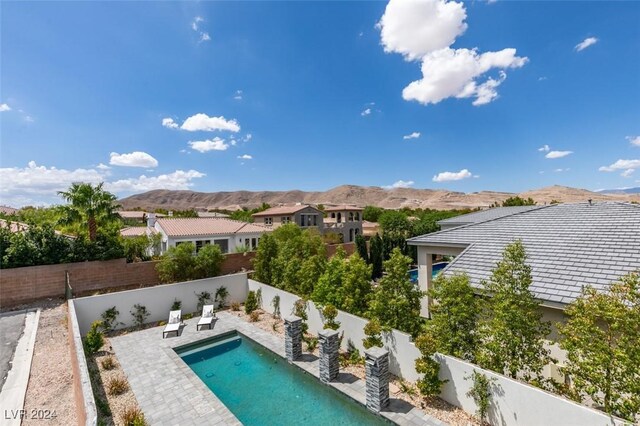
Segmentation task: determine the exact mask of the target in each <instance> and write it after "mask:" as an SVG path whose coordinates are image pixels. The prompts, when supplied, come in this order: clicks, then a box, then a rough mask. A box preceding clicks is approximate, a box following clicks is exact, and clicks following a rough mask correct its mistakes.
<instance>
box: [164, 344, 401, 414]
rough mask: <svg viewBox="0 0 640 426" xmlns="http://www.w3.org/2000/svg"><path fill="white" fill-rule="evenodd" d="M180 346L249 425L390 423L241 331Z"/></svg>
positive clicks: (186, 358) (209, 384) (198, 371)
mask: <svg viewBox="0 0 640 426" xmlns="http://www.w3.org/2000/svg"><path fill="white" fill-rule="evenodd" d="M176 352H177V353H178V355H179V356H180V357H181V358H182V360H183V361H184V362H185V363H186V364H187V365H188V366H189V367H190V368H191V369H192V370H193V371H194V373H196V375H197V376H198V377H199V378H200V379H201V380H202V381H203V382H204V383H205V384H206V385H207V387H208V388H209V389H211V391H212V392H213V393H214V394H215V395H216V396H217V397H218V398H219V399H220V401H222V403H223V404H224V405H226V406H227V408H229V410H231V412H233V414H234V415H235V416H236V417H237V418H238V420H240V421H241V422H242V423H243V424H245V425H248V426H250V425H298V424H308V425H388V424H391V423H390V422H388V421H386V420H385V419H383V418H382V417H380V416H377V415H375V414H373V413H371V412H369V411H368V410H367V409H366V408H365V407H364V406H363V405H362V404H359V403H357V402H356V401H353V400H352V399H350V398H349V397H347V396H346V395H343V394H342V393H340V392H339V391H337V390H336V389H334V388H332V387H330V386H327V385H325V384H323V383H321V382H320V380H318V379H317V378H316V377H314V376H312V375H310V374H308V373H305V372H304V371H302V370H301V369H300V368H298V367H296V366H293V365H290V364H289V363H288V362H287V361H286V360H285V359H284V358H282V357H280V356H279V355H276V354H274V353H273V352H271V351H270V350H268V349H266V348H264V347H263V346H261V345H259V344H257V343H255V342H254V341H252V340H251V339H249V338H247V337H245V336H243V335H241V334H239V333H237V332H233V333H230V334H226V335H224V336H222V337H221V338H216V339H215V340H207V341H204V342H202V343H200V344H197V345H190V346H185V347H181V348H177V349H176Z"/></svg>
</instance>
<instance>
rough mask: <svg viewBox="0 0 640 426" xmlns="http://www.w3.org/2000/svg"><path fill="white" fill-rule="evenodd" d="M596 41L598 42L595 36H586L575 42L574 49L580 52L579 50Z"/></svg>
mask: <svg viewBox="0 0 640 426" xmlns="http://www.w3.org/2000/svg"><path fill="white" fill-rule="evenodd" d="M597 42H598V39H597V38H595V37H587V38H585V39H584V40H582V41H581V42H580V43H578V44H576V47H575V48H574V49H575V50H576V51H578V52H580V51H582V50H584V49H586V48H587V47H589V46H593V45H594V44H596V43H597Z"/></svg>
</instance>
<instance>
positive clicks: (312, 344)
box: [304, 337, 318, 352]
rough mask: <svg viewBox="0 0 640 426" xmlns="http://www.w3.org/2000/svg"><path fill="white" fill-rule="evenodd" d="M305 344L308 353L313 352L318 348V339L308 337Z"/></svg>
mask: <svg viewBox="0 0 640 426" xmlns="http://www.w3.org/2000/svg"><path fill="white" fill-rule="evenodd" d="M304 342H305V343H306V344H307V351H309V352H313V351H314V350H315V349H316V347H317V346H318V338H317V337H307V338H306V339H305V341H304Z"/></svg>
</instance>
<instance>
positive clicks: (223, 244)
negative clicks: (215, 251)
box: [213, 240, 229, 253]
mask: <svg viewBox="0 0 640 426" xmlns="http://www.w3.org/2000/svg"><path fill="white" fill-rule="evenodd" d="M213 244H215V245H217V246H218V247H220V251H222V253H229V240H213Z"/></svg>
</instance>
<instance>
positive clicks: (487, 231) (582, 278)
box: [408, 202, 640, 375]
mask: <svg viewBox="0 0 640 426" xmlns="http://www.w3.org/2000/svg"><path fill="white" fill-rule="evenodd" d="M517 239H520V240H522V242H523V244H524V247H525V249H526V252H527V264H528V265H529V266H531V275H532V278H533V283H532V284H531V291H533V293H534V294H535V296H536V297H537V298H538V299H539V300H540V301H541V310H542V312H543V320H545V321H552V323H555V322H559V321H564V320H565V315H564V313H563V311H564V309H565V308H566V307H567V305H568V304H569V303H571V302H572V301H574V300H575V299H576V298H577V297H579V296H580V295H581V292H582V288H583V286H586V285H591V286H593V287H594V288H596V289H598V290H606V289H608V288H609V286H610V285H611V283H612V282H614V281H617V280H618V279H619V278H620V277H621V276H623V275H625V274H627V273H629V272H633V271H639V270H640V206H639V205H634V204H630V203H617V202H602V203H594V204H592V203H576V204H555V205H550V206H541V207H537V208H530V209H528V210H524V211H521V212H519V213H514V214H511V215H508V216H503V217H499V218H495V219H489V220H486V221H484V222H478V223H473V224H470V225H463V226H459V227H456V228H451V229H447V230H443V231H440V232H435V233H433V234H427V235H422V236H419V237H415V238H411V239H409V240H408V243H409V245H413V246H417V249H418V282H419V286H420V289H421V290H424V291H426V290H428V289H429V288H430V287H431V281H432V278H431V276H432V275H431V274H432V268H433V258H434V255H437V254H441V255H453V256H456V257H455V260H453V261H452V262H451V263H450V264H449V265H448V266H447V267H446V268H445V269H444V270H443V272H442V274H444V275H445V276H450V275H452V274H455V273H464V274H467V275H468V276H469V278H470V280H471V285H472V286H474V287H476V288H481V287H482V281H483V280H487V279H489V277H490V276H491V273H492V269H493V268H495V266H496V263H497V262H499V261H500V260H501V259H502V253H503V251H504V248H505V247H506V246H507V245H508V244H510V243H512V242H514V241H515V240H517ZM421 314H422V315H423V316H425V317H428V316H429V300H428V299H427V298H425V299H423V305H422V310H421ZM549 339H550V340H552V341H556V340H557V333H556V331H555V330H553V331H552V334H551V335H550V336H549ZM554 346H555V345H554ZM552 351H553V352H552V355H553V356H555V357H557V358H559V359H560V360H561V361H562V359H563V358H564V355H563V353H561V352H560V351H559V350H558V349H557V347H555V349H552ZM549 374H551V375H553V374H554V373H553V370H552V371H551V373H549Z"/></svg>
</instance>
